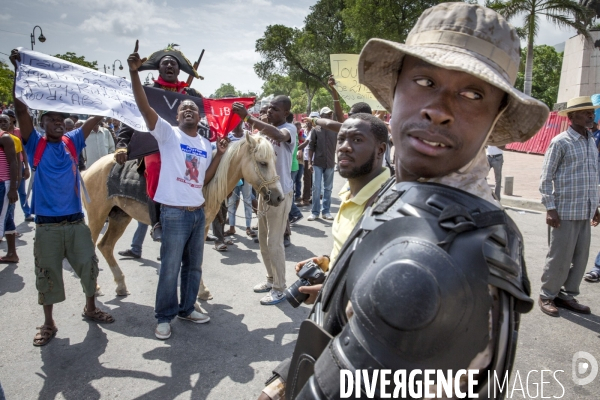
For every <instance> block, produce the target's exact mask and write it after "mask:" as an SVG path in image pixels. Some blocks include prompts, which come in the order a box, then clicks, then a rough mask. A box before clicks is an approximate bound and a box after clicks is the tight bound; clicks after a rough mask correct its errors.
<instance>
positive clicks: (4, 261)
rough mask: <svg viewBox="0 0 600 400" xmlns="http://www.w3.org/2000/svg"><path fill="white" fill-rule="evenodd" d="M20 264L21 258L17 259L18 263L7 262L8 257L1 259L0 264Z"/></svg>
mask: <svg viewBox="0 0 600 400" xmlns="http://www.w3.org/2000/svg"><path fill="white" fill-rule="evenodd" d="M18 262H19V258H18V257H17V261H10V260H7V259H6V257H0V264H17V263H18Z"/></svg>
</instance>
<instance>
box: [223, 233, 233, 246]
mask: <svg viewBox="0 0 600 400" xmlns="http://www.w3.org/2000/svg"><path fill="white" fill-rule="evenodd" d="M225 236H227V235H225ZM224 243H225V244H226V245H228V246H233V240H231V239H225V242H224Z"/></svg>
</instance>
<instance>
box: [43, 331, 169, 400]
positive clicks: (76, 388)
mask: <svg viewBox="0 0 600 400" xmlns="http://www.w3.org/2000/svg"><path fill="white" fill-rule="evenodd" d="M82 323H83V322H82ZM106 326H107V325H104V326H103V327H106ZM58 329H60V326H59V327H58ZM107 344H108V339H107V337H106V333H105V332H104V331H103V330H102V328H100V327H99V326H98V325H97V324H95V323H90V324H89V328H88V332H87V335H86V337H85V339H84V340H83V342H81V343H77V344H74V345H71V344H70V339H68V338H65V339H59V338H54V339H53V340H52V342H51V343H50V344H49V345H48V346H44V347H42V348H41V349H40V353H41V357H42V363H43V365H42V367H41V369H42V371H43V373H42V374H40V373H37V375H38V376H40V377H41V378H42V379H43V380H44V385H43V386H42V389H41V390H40V392H39V397H38V398H39V399H55V398H57V396H58V395H59V394H62V397H61V398H64V399H67V400H70V399H73V400H76V399H77V400H79V399H100V398H101V395H100V393H99V392H98V390H96V388H94V387H93V386H92V382H93V381H96V380H99V379H102V378H104V377H116V378H136V379H147V380H152V381H157V382H166V381H167V380H168V378H165V377H160V376H156V375H154V374H151V373H148V372H142V371H132V370H123V369H114V368H106V367H104V366H103V365H102V364H101V363H100V360H99V358H100V356H102V354H104V352H105V351H106V346H107Z"/></svg>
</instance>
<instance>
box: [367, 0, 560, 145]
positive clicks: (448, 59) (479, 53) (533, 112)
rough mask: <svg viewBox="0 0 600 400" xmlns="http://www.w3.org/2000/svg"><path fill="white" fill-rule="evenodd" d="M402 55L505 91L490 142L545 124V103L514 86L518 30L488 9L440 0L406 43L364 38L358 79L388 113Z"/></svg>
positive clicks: (524, 135)
mask: <svg viewBox="0 0 600 400" xmlns="http://www.w3.org/2000/svg"><path fill="white" fill-rule="evenodd" d="M405 55H410V56H413V57H416V58H419V59H421V60H424V61H426V62H428V63H430V64H433V65H435V66H437V67H440V68H445V69H449V70H455V71H461V72H465V73H467V74H470V75H473V76H475V77H477V78H479V79H481V80H483V81H485V82H488V83H489V84H491V85H493V86H495V87H497V88H499V89H501V90H502V91H504V92H505V93H507V94H508V95H509V102H508V105H507V107H506V109H505V111H504V113H503V114H502V116H501V117H500V119H499V120H498V122H497V123H496V125H495V127H494V129H493V131H492V132H491V134H490V136H489V138H488V141H487V143H488V144H490V145H495V146H501V145H504V144H507V143H511V142H524V141H526V140H527V139H529V138H531V137H532V136H533V135H535V134H536V133H537V132H538V131H539V130H540V129H541V128H542V126H544V124H545V123H546V120H547V118H548V113H549V110H548V107H547V106H546V105H545V104H544V103H542V102H541V101H539V100H536V99H534V98H532V97H530V96H527V95H525V94H524V93H522V92H520V91H518V90H516V89H515V88H514V84H515V81H516V79H517V72H518V70H519V62H520V59H521V55H520V45H519V37H518V36H517V32H516V31H515V29H514V28H513V27H512V26H511V25H510V24H509V23H508V22H506V20H505V19H504V18H503V17H502V16H501V15H500V14H498V13H496V12H495V11H493V10H491V9H489V8H485V7H483V6H480V5H472V4H466V3H442V4H439V5H437V6H435V7H431V8H429V9H427V10H425V12H424V13H423V14H422V15H421V17H420V18H419V20H418V21H417V23H416V24H415V26H414V28H413V29H412V30H411V31H410V33H409V34H408V37H407V38H406V43H404V44H402V43H396V42H392V41H389V40H383V39H371V40H369V41H368V42H367V44H366V45H365V47H364V48H363V49H362V52H361V53H360V57H359V61H358V76H359V81H360V83H362V84H363V85H365V86H367V87H368V88H369V89H370V90H371V92H372V93H373V95H374V96H375V97H376V98H377V100H379V102H380V103H381V104H382V105H383V106H384V107H385V108H386V109H387V110H388V111H390V112H391V111H392V105H393V103H394V93H395V91H396V83H397V81H398V75H399V71H400V69H401V67H402V59H403V58H404V56H405Z"/></svg>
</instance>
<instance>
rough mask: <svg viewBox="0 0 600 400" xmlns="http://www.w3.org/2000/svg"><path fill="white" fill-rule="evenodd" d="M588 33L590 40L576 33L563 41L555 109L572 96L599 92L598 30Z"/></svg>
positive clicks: (599, 49) (599, 57)
mask: <svg viewBox="0 0 600 400" xmlns="http://www.w3.org/2000/svg"><path fill="white" fill-rule="evenodd" d="M590 34H591V36H592V39H591V40H586V39H585V38H584V37H583V36H581V35H577V36H573V37H572V38H570V39H569V40H567V41H566V43H565V51H564V53H563V63H562V71H561V74H560V84H559V86H558V99H557V100H556V103H557V104H556V105H555V107H554V108H555V109H556V110H560V109H563V108H564V107H565V104H566V102H567V100H569V99H572V98H573V97H579V96H591V95H593V94H596V93H600V31H598V30H594V31H590Z"/></svg>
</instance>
